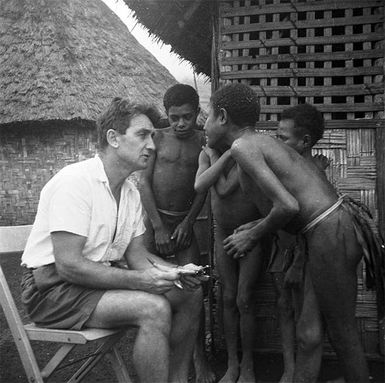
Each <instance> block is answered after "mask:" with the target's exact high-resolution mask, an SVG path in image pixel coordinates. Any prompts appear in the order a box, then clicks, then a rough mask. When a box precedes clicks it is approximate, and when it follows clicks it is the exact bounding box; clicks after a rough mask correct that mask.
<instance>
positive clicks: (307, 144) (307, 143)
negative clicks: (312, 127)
mask: <svg viewBox="0 0 385 383" xmlns="http://www.w3.org/2000/svg"><path fill="white" fill-rule="evenodd" d="M303 146H304V148H306V149H307V148H311V136H310V134H305V135H304V136H303Z"/></svg>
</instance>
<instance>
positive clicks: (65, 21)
mask: <svg viewBox="0 0 385 383" xmlns="http://www.w3.org/2000/svg"><path fill="white" fill-rule="evenodd" d="M175 83H176V80H175V79H174V78H173V77H172V75H171V74H170V73H169V72H168V71H167V69H166V68H164V67H163V66H162V65H161V64H160V63H159V62H158V61H157V60H156V59H155V58H154V57H153V56H152V55H151V54H150V53H149V52H148V51H147V50H146V49H145V48H144V47H142V46H141V45H140V44H139V43H138V42H137V40H136V39H135V38H134V37H133V36H132V35H131V34H130V33H129V31H128V30H127V27H126V26H125V25H124V24H123V23H122V22H121V20H120V19H119V18H118V17H117V16H116V15H115V14H114V13H113V12H112V11H111V10H110V9H109V8H108V7H107V6H106V5H105V4H104V3H103V2H102V1H100V0H0V93H1V95H2V97H1V99H0V124H8V123H14V122H26V121H49V120H73V119H83V120H94V119H95V118H96V117H97V115H98V114H99V113H100V111H101V110H103V109H104V108H105V107H106V105H108V103H109V102H110V101H111V99H112V98H113V97H115V96H123V97H131V98H135V99H137V100H140V101H145V102H151V103H155V104H156V105H157V106H158V107H159V108H160V109H161V110H162V96H163V94H164V91H165V90H166V88H167V87H169V86H171V85H173V84H175Z"/></svg>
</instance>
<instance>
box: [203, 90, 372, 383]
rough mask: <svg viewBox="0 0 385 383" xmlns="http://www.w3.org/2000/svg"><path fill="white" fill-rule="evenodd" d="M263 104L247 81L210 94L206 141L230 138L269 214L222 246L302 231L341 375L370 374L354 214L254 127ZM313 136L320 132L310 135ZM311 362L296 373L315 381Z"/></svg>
mask: <svg viewBox="0 0 385 383" xmlns="http://www.w3.org/2000/svg"><path fill="white" fill-rule="evenodd" d="M258 110H259V107H258V98H257V96H256V94H255V93H254V92H253V90H252V89H251V88H250V87H248V86H247V85H244V84H231V85H228V86H225V87H223V88H222V89H220V90H218V91H217V92H216V93H215V94H214V95H213V96H212V98H211V109H210V113H209V117H208V119H207V121H206V124H205V129H206V132H207V136H208V145H209V146H210V147H215V146H216V144H217V143H218V142H222V143H226V144H227V145H231V155H232V157H233V158H234V159H235V161H236V162H237V165H238V168H239V172H240V173H239V174H240V183H241V186H242V188H243V189H244V190H246V191H247V192H248V194H249V195H250V196H251V197H252V198H253V202H254V203H255V204H256V206H257V207H258V209H259V210H260V211H261V213H262V214H263V215H264V218H263V219H262V220H259V221H256V222H254V224H252V225H249V226H247V227H245V228H244V230H240V231H237V232H236V233H234V234H232V235H230V236H229V237H228V238H227V239H226V240H225V241H224V248H225V250H226V252H227V253H228V254H229V255H230V256H234V257H241V256H244V254H245V253H248V252H249V251H250V250H251V249H252V248H253V247H254V246H255V244H256V243H258V242H259V241H260V239H261V238H262V237H263V236H264V235H266V234H267V233H274V232H276V231H277V230H279V229H283V230H285V231H287V232H289V233H292V234H296V235H298V239H299V241H300V242H301V244H302V247H301V248H302V250H303V254H302V255H303V257H305V261H306V270H307V271H308V273H309V276H310V279H308V280H309V282H310V283H311V284H312V286H313V288H314V290H313V291H314V294H315V297H316V302H317V303H318V306H319V310H320V315H321V316H322V317H323V319H324V320H325V323H326V326H327V329H328V333H329V337H330V340H331V343H332V345H333V347H334V349H335V351H336V353H337V356H338V357H339V359H340V362H341V364H342V368H343V371H344V377H345V379H346V381H347V382H368V381H369V372H368V367H367V363H366V360H365V356H364V352H363V349H362V345H361V343H360V339H359V335H358V331H357V327H356V323H355V304H356V293H357V280H356V279H357V276H356V267H357V265H358V263H359V261H360V260H361V257H362V255H363V251H362V247H361V245H360V243H359V241H358V239H357V235H356V230H357V229H358V226H357V224H356V221H355V217H354V216H353V215H352V213H351V211H350V209H349V207H348V206H347V204H346V203H345V202H344V201H343V200H342V199H339V198H338V195H337V194H336V192H335V190H334V188H333V186H332V185H331V184H330V183H329V182H328V181H327V179H326V177H325V176H324V175H323V174H320V171H319V169H318V168H317V166H316V165H315V164H313V163H312V162H311V161H308V160H306V158H304V157H303V156H301V155H300V154H299V153H298V152H297V151H296V150H295V149H293V148H292V147H290V146H289V145H286V144H284V143H282V142H281V141H279V140H277V139H275V138H273V137H270V136H268V135H262V134H258V133H256V132H255V129H254V124H255V122H256V121H257V119H258ZM240 113H242V114H244V115H247V116H248V117H249V119H250V121H248V123H247V124H245V125H240V124H239V123H237V120H236V117H237V116H238V115H239V114H240ZM318 138H319V137H318ZM310 139H311V140H312V141H313V140H316V139H317V138H316V137H315V136H312V135H310ZM300 141H301V140H298V144H300ZM312 144H313V142H312ZM296 145H297V144H296ZM246 256H248V255H246ZM304 283H305V285H306V278H305V282H304ZM336 291H338V294H336V293H335V292H336ZM310 302H312V300H310ZM313 302H314V300H313ZM307 311H308V315H310V317H311V315H312V314H313V315H314V314H316V313H315V312H312V311H313V308H312V307H311V305H309V301H308V300H307V299H306V296H304V297H303V299H302V302H301V312H300V318H299V321H300V322H301V318H303V315H304V314H305V313H306V312H307ZM305 356H306V357H311V356H312V355H311V354H310V355H309V354H308V355H305ZM312 368H313V367H312V361H311V359H309V358H305V359H303V365H302V366H301V374H302V375H301V376H299V375H297V371H296V372H295V376H294V381H297V382H298V381H303V382H310V381H314V372H315V371H313V370H312ZM317 373H318V371H317ZM308 374H309V375H308Z"/></svg>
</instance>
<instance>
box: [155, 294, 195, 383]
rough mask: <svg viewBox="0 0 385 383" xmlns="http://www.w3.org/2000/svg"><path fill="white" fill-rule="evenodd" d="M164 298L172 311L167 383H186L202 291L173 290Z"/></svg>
mask: <svg viewBox="0 0 385 383" xmlns="http://www.w3.org/2000/svg"><path fill="white" fill-rule="evenodd" d="M166 296H167V298H168V299H169V301H170V303H171V307H172V311H173V321H172V328H171V336H170V348H171V353H170V375H169V380H168V381H169V382H171V383H176V382H178V383H187V381H188V373H189V368H190V365H191V361H192V355H193V348H194V345H195V343H196V338H197V335H198V328H199V318H200V310H201V305H202V289H201V288H199V289H196V290H193V291H187V290H186V291H185V290H184V291H181V290H179V289H177V288H174V289H173V290H171V291H170V292H168V293H167V294H166ZM156 381H159V380H156Z"/></svg>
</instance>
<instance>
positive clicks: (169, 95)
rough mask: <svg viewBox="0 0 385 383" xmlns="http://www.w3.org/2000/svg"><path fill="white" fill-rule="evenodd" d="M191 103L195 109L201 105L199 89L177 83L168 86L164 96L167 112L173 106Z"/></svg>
mask: <svg viewBox="0 0 385 383" xmlns="http://www.w3.org/2000/svg"><path fill="white" fill-rule="evenodd" d="M184 104H190V105H191V106H192V107H193V108H194V109H195V110H198V107H199V96H198V93H197V91H196V90H195V89H194V88H193V87H192V86H190V85H186V84H176V85H173V86H172V87H171V88H168V89H167V91H166V93H165V94H164V97H163V105H164V108H165V109H166V113H168V110H169V109H170V108H171V107H172V106H182V105H184Z"/></svg>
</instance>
